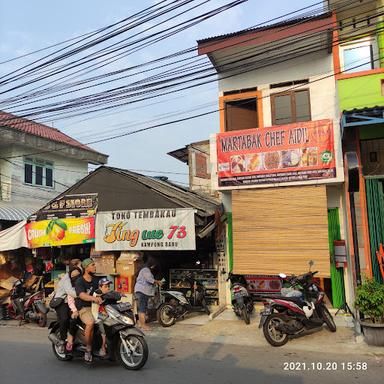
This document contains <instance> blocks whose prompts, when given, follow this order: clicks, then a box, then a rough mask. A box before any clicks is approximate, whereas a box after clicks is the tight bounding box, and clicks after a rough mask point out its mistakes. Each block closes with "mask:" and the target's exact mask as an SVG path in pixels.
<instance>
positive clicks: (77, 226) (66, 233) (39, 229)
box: [25, 217, 95, 248]
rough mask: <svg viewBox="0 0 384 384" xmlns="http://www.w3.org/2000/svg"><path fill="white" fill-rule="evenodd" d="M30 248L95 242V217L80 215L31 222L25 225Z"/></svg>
mask: <svg viewBox="0 0 384 384" xmlns="http://www.w3.org/2000/svg"><path fill="white" fill-rule="evenodd" d="M25 230H26V234H27V240H28V246H29V247H30V248H39V247H54V246H61V245H72V244H84V243H94V242H95V219H94V218H93V217H78V218H66V219H54V220H42V221H34V222H30V223H28V224H27V225H26V227H25Z"/></svg>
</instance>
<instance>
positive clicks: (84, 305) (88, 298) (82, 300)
mask: <svg viewBox="0 0 384 384" xmlns="http://www.w3.org/2000/svg"><path fill="white" fill-rule="evenodd" d="M81 265H82V267H83V270H84V274H83V276H82V277H80V278H78V279H77V281H76V284H75V290H76V296H77V297H76V299H75V304H76V308H77V310H78V311H79V317H80V320H81V321H82V322H83V323H84V325H85V341H86V352H85V353H84V360H85V362H87V363H91V362H92V337H93V328H94V325H95V319H94V317H93V315H92V309H91V305H92V302H93V303H96V304H101V303H102V299H101V297H98V296H93V293H94V292H95V291H96V290H97V289H98V281H97V278H96V277H95V273H96V264H95V263H94V261H93V260H92V259H85V260H83V262H82V263H81Z"/></svg>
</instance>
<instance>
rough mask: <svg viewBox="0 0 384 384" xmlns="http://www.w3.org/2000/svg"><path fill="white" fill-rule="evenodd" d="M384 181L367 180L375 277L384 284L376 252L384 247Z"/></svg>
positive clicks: (370, 237)
mask: <svg viewBox="0 0 384 384" xmlns="http://www.w3.org/2000/svg"><path fill="white" fill-rule="evenodd" d="M383 182H384V179H366V181H365V186H366V193H367V211H368V229H369V240H370V245H371V259H372V272H373V277H374V278H375V280H376V281H378V282H379V283H383V279H382V277H381V273H380V268H379V263H378V262H377V257H376V251H377V250H378V249H379V246H380V244H383V245H384V192H383Z"/></svg>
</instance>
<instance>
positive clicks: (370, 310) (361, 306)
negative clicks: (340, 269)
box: [355, 279, 384, 323]
mask: <svg viewBox="0 0 384 384" xmlns="http://www.w3.org/2000/svg"><path fill="white" fill-rule="evenodd" d="M355 307H356V308H358V310H359V311H360V312H362V313H363V314H364V316H366V317H368V318H370V319H371V320H372V321H373V322H374V323H384V284H380V283H378V282H377V281H376V280H375V279H366V280H365V281H364V282H363V284H362V285H360V286H359V287H357V290H356V301H355Z"/></svg>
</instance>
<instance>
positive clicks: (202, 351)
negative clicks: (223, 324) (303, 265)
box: [0, 327, 384, 384]
mask: <svg viewBox="0 0 384 384" xmlns="http://www.w3.org/2000/svg"><path fill="white" fill-rule="evenodd" d="M196 331H198V328H197V329H196ZM147 339H148V344H149V348H150V357H149V359H148V362H147V364H146V366H145V367H144V368H143V369H142V370H141V371H138V372H132V371H128V370H126V369H124V368H122V367H121V366H119V365H118V364H117V363H110V362H107V361H94V363H93V365H92V366H91V367H88V366H86V365H85V364H84V363H83V362H82V360H80V359H77V360H73V361H71V362H60V361H58V360H57V359H56V358H55V357H54V355H53V353H52V352H51V348H50V344H49V342H48V340H47V330H46V329H44V330H42V329H26V328H18V327H0V378H1V380H0V381H1V383H4V384H20V383H23V382H27V383H28V384H42V383H49V384H50V383H54V384H61V383H63V384H64V383H65V384H68V383H81V384H88V383H89V384H113V383H119V384H120V383H124V382H130V383H135V384H141V383H146V384H149V383H156V384H163V383H164V384H165V383H166V384H174V383H175V384H178V383H180V384H181V383H182V384H189V383H196V384H197V383H199V384H203V383H204V384H210V383H215V384H216V383H222V384H226V383H236V384H238V383H247V384H248V383H257V384H259V383H260V384H261V383H268V384H273V383H276V384H282V383H284V384H296V383H297V384H299V383H300V384H301V383H312V384H316V383H321V384H323V383H332V384H337V383H343V384H347V383H348V384H351V383H358V382H359V383H364V384H369V383H375V384H377V383H379V382H381V380H382V378H383V374H384V356H381V357H378V356H367V355H362V356H359V355H357V354H353V356H352V355H347V354H343V355H340V354H339V355H334V354H332V353H331V348H327V347H326V346H324V354H323V355H319V354H318V353H313V352H311V353H309V352H304V351H297V352H296V351H294V350H287V349H284V348H272V347H269V348H265V347H264V348H260V347H257V348H256V347H255V348H253V347H249V346H247V347H241V346H237V345H224V344H218V343H210V344H209V343H201V342H193V341H190V340H186V339H181V338H178V339H176V338H172V339H165V338H158V337H153V336H152V337H151V336H148V338H147ZM348 362H353V363H355V362H362V363H367V369H366V370H356V369H354V370H351V371H348V370H346V369H347V367H348V364H347V363H348ZM285 363H286V364H285ZM289 363H291V364H290V365H287V364H289ZM317 363H319V364H317ZM320 363H322V366H321V364H320ZM327 363H333V364H332V365H329V366H328V368H330V369H331V370H329V371H326V370H321V368H323V369H325V368H327ZM342 363H345V367H344V368H345V369H343V364H342ZM304 364H305V368H306V369H304ZM354 367H355V368H356V365H355V366H354ZM284 368H288V369H289V368H292V369H293V370H285V369H284ZM299 369H300V370H299ZM319 369H320V370H319Z"/></svg>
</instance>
